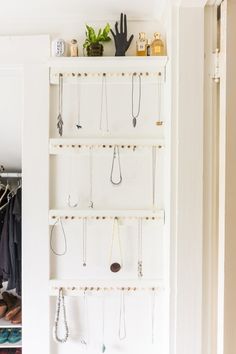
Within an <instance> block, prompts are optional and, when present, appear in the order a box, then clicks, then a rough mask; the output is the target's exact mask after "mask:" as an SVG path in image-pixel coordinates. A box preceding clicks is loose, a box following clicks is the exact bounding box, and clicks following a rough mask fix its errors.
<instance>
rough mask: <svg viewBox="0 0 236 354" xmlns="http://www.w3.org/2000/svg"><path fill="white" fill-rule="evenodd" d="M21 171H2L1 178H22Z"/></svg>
mask: <svg viewBox="0 0 236 354" xmlns="http://www.w3.org/2000/svg"><path fill="white" fill-rule="evenodd" d="M21 177H22V173H20V172H0V178H21Z"/></svg>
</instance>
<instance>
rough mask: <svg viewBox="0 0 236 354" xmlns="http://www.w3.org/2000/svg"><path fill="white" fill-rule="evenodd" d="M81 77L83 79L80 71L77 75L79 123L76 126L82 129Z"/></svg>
mask: <svg viewBox="0 0 236 354" xmlns="http://www.w3.org/2000/svg"><path fill="white" fill-rule="evenodd" d="M80 79H81V74H80V73H79V74H78V76H77V85H76V86H77V103H78V106H77V107H78V112H77V114H78V121H77V124H76V128H77V129H78V130H79V129H82V125H81V122H80V107H81V95H80Z"/></svg>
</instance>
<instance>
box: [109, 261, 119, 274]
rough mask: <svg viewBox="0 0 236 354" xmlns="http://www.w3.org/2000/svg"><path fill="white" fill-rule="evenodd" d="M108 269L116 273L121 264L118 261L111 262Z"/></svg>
mask: <svg viewBox="0 0 236 354" xmlns="http://www.w3.org/2000/svg"><path fill="white" fill-rule="evenodd" d="M110 270H111V271H112V273H117V272H119V270H121V265H120V264H119V263H112V264H111V266H110Z"/></svg>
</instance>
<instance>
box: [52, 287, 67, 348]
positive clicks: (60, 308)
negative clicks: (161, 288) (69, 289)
mask: <svg viewBox="0 0 236 354" xmlns="http://www.w3.org/2000/svg"><path fill="white" fill-rule="evenodd" d="M61 312H62V316H63V325H64V331H65V334H64V337H59V335H58V326H59V321H60V313H61ZM53 337H54V340H55V341H56V342H57V343H66V342H67V340H68V337H69V327H68V323H67V319H66V307H65V298H64V294H63V289H62V288H60V289H59V293H58V298H57V306H56V315H55V322H54V327H53Z"/></svg>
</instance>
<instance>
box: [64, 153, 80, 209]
mask: <svg viewBox="0 0 236 354" xmlns="http://www.w3.org/2000/svg"><path fill="white" fill-rule="evenodd" d="M71 162H72V161H71V160H70V159H69V166H68V171H69V175H71V167H72V166H73V167H74V164H73V163H71ZM70 186H71V183H69V178H68V190H69V188H70ZM67 205H68V207H69V208H72V209H73V208H77V207H78V205H79V202H77V203H74V204H72V202H71V195H70V194H68V198H67Z"/></svg>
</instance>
